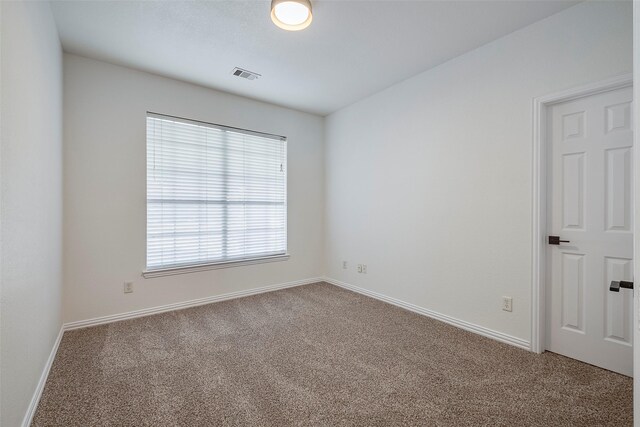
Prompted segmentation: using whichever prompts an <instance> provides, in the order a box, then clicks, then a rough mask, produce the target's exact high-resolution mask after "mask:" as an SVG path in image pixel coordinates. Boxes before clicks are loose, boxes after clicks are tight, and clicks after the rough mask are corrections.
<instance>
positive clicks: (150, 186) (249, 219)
mask: <svg viewBox="0 0 640 427" xmlns="http://www.w3.org/2000/svg"><path fill="white" fill-rule="evenodd" d="M286 144H287V143H286V139H285V138H283V137H279V136H272V135H267V134H260V133H256V132H251V131H243V130H239V129H234V128H227V127H224V126H218V125H212V124H207V123H201V122H196V121H190V120H185V119H179V118H173V117H169V116H163V115H158V114H152V113H148V115H147V270H158V269H165V268H174V267H186V266H196V265H202V264H212V263H219V262H231V261H236V260H237V261H242V260H248V259H255V258H262V257H269V256H276V255H283V254H286V252H287V163H286V162H287V145H286Z"/></svg>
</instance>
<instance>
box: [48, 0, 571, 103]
mask: <svg viewBox="0 0 640 427" xmlns="http://www.w3.org/2000/svg"><path fill="white" fill-rule="evenodd" d="M312 1H313V0H312ZM576 3H578V2H577V1H539V0H538V1H527V0H519V1H513V0H512V1H452V0H450V1H337V0H334V1H330V0H317V1H313V23H312V24H311V26H310V27H309V28H307V29H306V30H304V31H300V32H287V31H284V30H281V29H279V28H277V27H276V26H275V25H273V23H272V22H271V19H270V17H269V11H270V9H269V7H270V2H269V1H198V2H182V1H54V2H53V4H52V8H53V12H54V16H55V19H56V22H57V25H58V31H59V33H60V38H61V40H62V45H63V47H64V50H65V51H67V52H71V53H76V54H79V55H83V56H88V57H92V58H96V59H101V60H104V61H108V62H112V63H116V64H121V65H126V66H129V67H133V68H137V69H141V70H145V71H149V72H153V73H157V74H161V75H165V76H168V77H173V78H176V79H180V80H185V81H189V82H192V83H196V84H200V85H203V86H208V87H212V88H215V89H219V90H223V91H226V92H231V93H235V94H238V95H244V96H247V97H251V98H255V99H259V100H263V101H268V102H272V103H275V104H279V105H283V106H286V107H291V108H295V109H298V110H303V111H308V112H311V113H316V114H320V115H326V114H329V113H331V112H333V111H336V110H338V109H340V108H342V107H345V106H347V105H349V104H351V103H353V102H355V101H358V100H359V99H362V98H364V97H366V96H368V95H371V94H373V93H375V92H377V91H379V90H381V89H384V88H386V87H388V86H390V85H392V84H394V83H397V82H399V81H402V80H404V79H406V78H408V77H411V76H413V75H415V74H418V73H419V72H421V71H424V70H427V69H429V68H431V67H434V66H436V65H438V64H441V63H443V62H445V61H447V60H448V59H451V58H453V57H456V56H458V55H461V54H462V53H464V52H468V51H470V50H472V49H474V48H476V47H478V46H481V45H483V44H486V43H488V42H490V41H492V40H495V39H497V38H499V37H501V36H503V35H505V34H508V33H510V32H512V31H514V30H516V29H518V28H522V27H524V26H526V25H528V24H531V23H533V22H535V21H538V20H540V19H543V18H545V17H547V16H549V15H552V14H554V13H557V12H559V11H561V10H563V9H566V8H567V7H569V6H572V5H573V4H576ZM236 66H237V67H241V68H245V69H248V70H250V71H255V72H257V73H259V74H262V77H261V78H260V79H259V80H254V81H249V80H245V79H241V78H238V77H234V76H232V75H231V70H232V69H233V67H236Z"/></svg>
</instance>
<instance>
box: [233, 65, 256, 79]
mask: <svg viewBox="0 0 640 427" xmlns="http://www.w3.org/2000/svg"><path fill="white" fill-rule="evenodd" d="M231 74H233V75H234V76H237V77H242V78H243V79H247V80H256V79H257V78H258V77H260V74H258V73H254V72H253V71H248V70H243V69H242V68H238V67H236V68H234V69H233V71H232V72H231Z"/></svg>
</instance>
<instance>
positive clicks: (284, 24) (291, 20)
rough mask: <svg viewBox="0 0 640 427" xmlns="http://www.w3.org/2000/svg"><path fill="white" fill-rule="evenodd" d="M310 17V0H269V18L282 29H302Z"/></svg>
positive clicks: (307, 24)
mask: <svg viewBox="0 0 640 427" xmlns="http://www.w3.org/2000/svg"><path fill="white" fill-rule="evenodd" d="M312 19H313V15H312V14H311V1H310V0H271V20H272V21H273V23H274V24H276V25H277V26H278V27H280V28H282V29H283V30H288V31H299V30H304V29H305V28H307V27H308V26H309V25H310V24H311V20H312Z"/></svg>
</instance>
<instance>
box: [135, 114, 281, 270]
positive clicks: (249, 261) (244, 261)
mask: <svg viewBox="0 0 640 427" xmlns="http://www.w3.org/2000/svg"><path fill="white" fill-rule="evenodd" d="M149 117H155V118H159V119H168V120H171V121H175V122H183V123H187V124H192V125H193V124H195V125H198V126H204V127H211V128H214V129H218V130H226V131H232V132H236V133H243V134H248V135H252V136H258V137H262V138H267V139H273V140H274V141H280V142H283V143H284V161H285V163H287V161H288V144H287V142H288V141H287V137H285V136H282V135H275V134H270V133H265V132H258V131H254V130H250V129H243V128H237V127H232V126H226V125H219V124H216V123H210V122H204V121H200V120H194V119H187V118H184V117H178V116H172V115H168V114H161V113H156V112H152V111H147V112H146V115H145V269H144V270H143V271H142V276H143V277H144V278H153V277H161V276H169V275H176V274H186V273H195V272H199V271H207V270H216V269H221V268H230V267H240V266H245V265H254V264H263V263H271V262H279V261H287V260H288V259H289V258H290V254H289V218H288V217H289V215H288V196H289V194H288V193H289V182H288V181H289V180H288V173H287V171H286V170H285V180H284V235H285V240H284V242H285V251H284V253H281V254H274V255H266V256H255V257H247V258H238V259H224V260H219V261H208V262H199V263H193V264H185V265H173V266H160V267H157V268H149V267H148V266H147V262H148V251H149V240H148V238H149V235H148V220H149V217H148V200H149V198H148V183H147V178H148V170H147V167H148V164H147V163H148V137H147V123H148V119H149Z"/></svg>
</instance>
